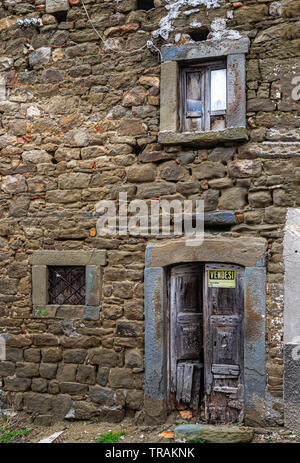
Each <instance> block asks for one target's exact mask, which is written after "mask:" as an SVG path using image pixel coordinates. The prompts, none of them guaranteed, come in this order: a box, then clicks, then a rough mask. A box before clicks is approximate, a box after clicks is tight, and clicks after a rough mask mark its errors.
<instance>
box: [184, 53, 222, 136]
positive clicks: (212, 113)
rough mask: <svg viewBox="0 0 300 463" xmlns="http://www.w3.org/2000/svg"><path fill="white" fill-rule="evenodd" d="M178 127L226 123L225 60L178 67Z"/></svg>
mask: <svg viewBox="0 0 300 463" xmlns="http://www.w3.org/2000/svg"><path fill="white" fill-rule="evenodd" d="M180 91H181V98H180V100H181V105H180V131H181V132H201V131H210V130H212V131H213V130H223V129H225V128H226V127H227V118H226V109H227V71H226V63H224V62H219V63H214V64H204V65H201V66H199V65H195V66H193V67H188V68H185V67H183V68H182V69H181V89H180Z"/></svg>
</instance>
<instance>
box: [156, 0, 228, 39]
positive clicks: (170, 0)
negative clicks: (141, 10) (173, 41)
mask: <svg viewBox="0 0 300 463" xmlns="http://www.w3.org/2000/svg"><path fill="white" fill-rule="evenodd" d="M200 5H205V6H206V8H208V9H209V8H219V7H220V0H167V5H166V6H165V8H166V10H167V11H168V13H167V15H166V16H165V17H164V18H162V19H161V21H160V24H159V29H156V30H155V31H154V32H153V37H154V38H157V37H159V36H160V37H162V38H163V39H164V40H168V38H169V34H170V32H172V31H173V30H174V27H173V21H174V19H177V18H178V17H179V15H180V10H181V8H183V7H185V6H191V7H197V6H200ZM187 13H188V12H186V13H185V14H187Z"/></svg>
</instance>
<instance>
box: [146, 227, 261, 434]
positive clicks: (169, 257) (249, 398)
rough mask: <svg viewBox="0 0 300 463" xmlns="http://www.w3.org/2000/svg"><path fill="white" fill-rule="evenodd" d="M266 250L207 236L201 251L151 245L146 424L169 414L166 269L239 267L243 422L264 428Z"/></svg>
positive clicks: (178, 244)
mask: <svg viewBox="0 0 300 463" xmlns="http://www.w3.org/2000/svg"><path fill="white" fill-rule="evenodd" d="M266 250H267V242H266V240H265V239H263V238H255V237H251V236H247V237H245V238H230V237H226V238H224V237H212V236H207V237H205V238H204V240H203V242H202V244H201V245H199V246H187V245H186V242H185V239H180V240H172V241H164V242H163V243H155V244H149V245H148V246H147V247H146V256H145V389H144V391H145V397H144V399H145V400H144V409H145V416H146V421H147V422H148V423H150V422H151V423H153V422H154V423H155V422H156V423H162V422H164V421H165V420H166V417H167V413H168V392H167V383H168V380H167V378H168V376H167V374H168V373H167V357H168V346H167V338H168V336H167V335H166V334H167V332H168V326H167V318H168V317H167V310H168V297H167V281H166V280H167V269H168V268H169V267H170V266H171V265H175V264H183V263H188V262H190V263H195V262H205V263H209V262H220V263H228V264H238V265H241V266H243V267H244V268H245V313H244V323H245V326H244V330H245V331H244V375H245V406H244V415H245V423H246V424H248V425H251V424H252V425H262V424H263V423H264V418H265V395H266V259H265V256H266Z"/></svg>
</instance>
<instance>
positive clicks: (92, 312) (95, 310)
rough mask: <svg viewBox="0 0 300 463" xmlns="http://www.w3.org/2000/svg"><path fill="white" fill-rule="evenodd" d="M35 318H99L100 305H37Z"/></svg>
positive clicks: (34, 313) (34, 312)
mask: <svg viewBox="0 0 300 463" xmlns="http://www.w3.org/2000/svg"><path fill="white" fill-rule="evenodd" d="M33 309H34V310H33V317H34V318H57V319H60V320H98V319H99V317H100V306H85V305H54V304H47V305H44V306H43V305H35V306H34V308H33Z"/></svg>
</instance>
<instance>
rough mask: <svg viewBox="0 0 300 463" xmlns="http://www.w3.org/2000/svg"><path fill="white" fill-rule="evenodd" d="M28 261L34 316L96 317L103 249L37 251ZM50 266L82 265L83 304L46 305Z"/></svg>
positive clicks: (93, 318) (100, 284)
mask: <svg viewBox="0 0 300 463" xmlns="http://www.w3.org/2000/svg"><path fill="white" fill-rule="evenodd" d="M30 264H31V265H32V304H33V317H34V318H58V319H83V320H98V319H99V317H100V309H101V307H100V303H101V289H102V280H103V266H104V265H106V251H104V250H97V251H95V250H92V251H50V250H49V251H36V252H34V253H33V255H32V256H31V258H30ZM50 265H56V266H59V265H64V266H65V265H66V266H72V265H74V266H75V265H76V266H77V265H83V266H85V271H86V273H85V277H86V295H85V305H52V304H48V266H50Z"/></svg>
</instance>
